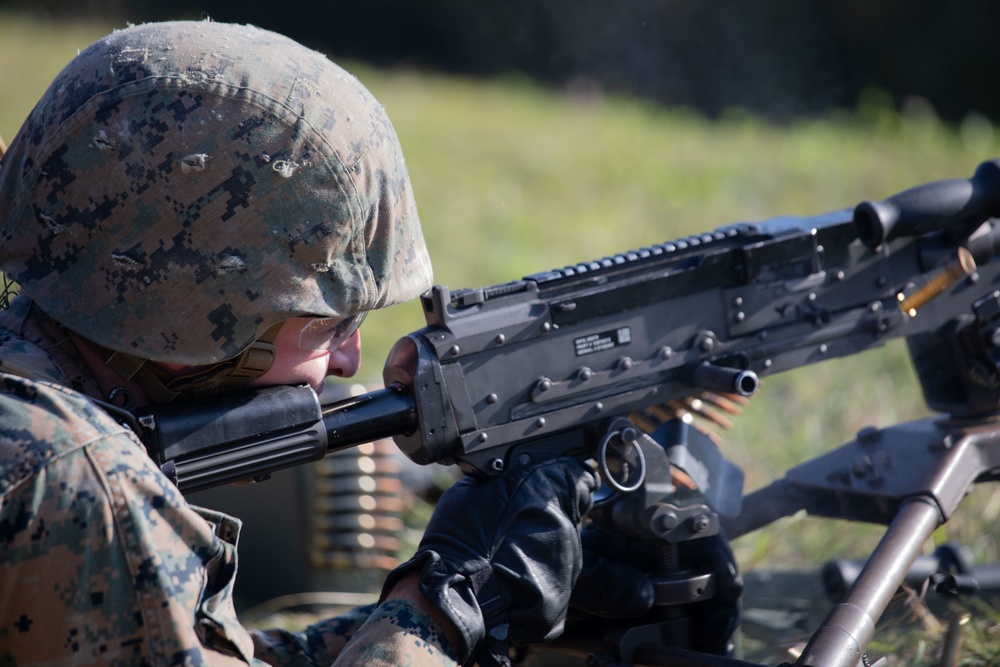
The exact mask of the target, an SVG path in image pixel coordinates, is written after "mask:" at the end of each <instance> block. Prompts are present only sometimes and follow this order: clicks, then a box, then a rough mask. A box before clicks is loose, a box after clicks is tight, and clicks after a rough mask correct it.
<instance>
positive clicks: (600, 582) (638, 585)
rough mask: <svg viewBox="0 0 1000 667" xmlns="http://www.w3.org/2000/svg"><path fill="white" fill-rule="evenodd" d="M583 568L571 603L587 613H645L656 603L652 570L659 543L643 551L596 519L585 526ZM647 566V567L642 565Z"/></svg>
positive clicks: (618, 614)
mask: <svg viewBox="0 0 1000 667" xmlns="http://www.w3.org/2000/svg"><path fill="white" fill-rule="evenodd" d="M582 537H583V571H582V572H581V573H580V578H579V579H578V580H577V582H576V587H575V588H574V589H573V595H572V598H571V600H570V604H571V606H572V607H573V608H574V609H576V610H578V611H580V612H583V613H584V614H588V615H594V616H604V617H608V618H620V617H623V618H630V617H635V616H642V615H643V614H644V613H646V612H647V611H649V609H650V608H651V607H652V606H653V600H654V596H655V593H654V591H653V582H652V581H651V580H650V578H649V576H648V575H647V574H646V572H652V571H653V567H654V565H655V562H654V561H653V557H654V556H655V553H656V551H655V547H654V548H651V549H650V548H647V549H643V550H640V551H639V554H640V555H641V556H644V557H645V558H638V557H637V556H636V553H635V550H634V549H633V548H632V547H633V546H634V545H635V541H634V540H629V539H628V538H627V537H625V536H624V535H623V534H622V533H621V532H619V531H615V530H609V529H607V528H605V527H603V526H601V525H598V524H596V523H589V524H587V526H586V527H585V528H584V529H583V534H582ZM643 566H645V567H646V569H645V571H644V570H643V569H641V568H642V567H643Z"/></svg>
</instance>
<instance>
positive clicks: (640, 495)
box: [131, 161, 1000, 667]
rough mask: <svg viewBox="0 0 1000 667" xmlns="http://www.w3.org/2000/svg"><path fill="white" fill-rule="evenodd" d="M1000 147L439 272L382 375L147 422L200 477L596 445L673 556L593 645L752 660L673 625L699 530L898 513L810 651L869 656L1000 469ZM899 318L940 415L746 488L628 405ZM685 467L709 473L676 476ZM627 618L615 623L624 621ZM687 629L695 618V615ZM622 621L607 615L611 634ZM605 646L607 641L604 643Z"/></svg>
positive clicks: (740, 388)
mask: <svg viewBox="0 0 1000 667" xmlns="http://www.w3.org/2000/svg"><path fill="white" fill-rule="evenodd" d="M995 217H1000V161H990V162H985V163H983V164H982V165H981V166H980V167H979V168H978V169H977V171H976V172H975V175H974V176H973V177H972V178H971V179H956V180H947V181H938V182H934V183H928V184H924V185H920V186H917V187H915V188H913V189H910V190H907V191H905V192H902V193H900V194H897V195H895V196H893V197H890V198H889V199H886V200H884V201H876V202H864V203H862V204H859V205H858V206H857V207H855V208H854V209H849V210H843V211H837V212H833V213H829V214H825V215H820V216H815V217H794V218H793V217H789V218H776V219H772V220H767V221H764V222H759V223H744V224H736V225H732V226H727V227H723V228H720V229H717V230H716V231H713V232H709V233H705V234H700V235H696V236H691V237H688V238H684V239H680V240H676V241H672V242H668V243H663V244H660V245H655V246H650V247H646V248H642V249H638V250H634V251H631V252H625V253H622V254H619V255H614V256H611V257H607V258H604V259H600V260H597V261H592V262H584V263H581V264H578V265H575V266H570V267H566V268H563V269H557V270H553V271H548V272H544V273H538V274H534V275H531V276H527V277H525V278H523V279H521V280H517V281H513V282H510V283H506V284H502V285H496V286H491V287H485V288H482V289H463V290H456V291H449V290H448V289H447V288H445V287H440V286H438V287H435V288H433V289H432V290H431V291H430V292H429V293H428V294H426V295H425V296H424V297H423V307H424V311H425V314H426V319H427V327H426V328H424V329H421V330H419V331H416V332H414V333H412V334H410V335H408V336H406V337H404V338H403V339H401V340H400V341H399V342H398V343H397V344H396V345H395V347H394V348H393V350H392V352H391V353H390V355H389V357H388V360H387V362H386V365H385V370H384V379H385V383H386V388H385V389H382V390H379V391H376V392H372V393H370V394H365V395H362V396H359V397H356V398H352V399H349V400H348V401H344V402H340V403H336V404H332V405H320V403H319V401H318V399H317V397H316V395H315V394H314V393H313V392H312V391H311V390H310V389H308V388H304V387H282V388H274V389H268V390H263V391H257V392H252V393H248V394H238V395H233V396H229V397H223V398H221V399H220V400H219V401H218V402H216V403H206V404H200V405H197V406H184V405H178V406H163V407H157V408H150V409H146V410H142V411H139V412H137V413H136V414H135V416H134V418H133V419H132V420H131V423H132V424H133V427H134V428H135V429H136V430H137V431H138V432H139V433H140V435H141V438H142V439H143V441H144V443H145V444H146V445H147V449H148V450H149V451H150V454H151V456H152V457H153V458H154V459H155V460H156V461H157V462H158V463H159V464H160V465H161V466H162V468H163V469H164V471H165V472H166V473H167V474H168V475H170V476H171V477H172V478H173V479H174V480H175V481H176V482H177V484H178V485H179V486H180V487H181V489H182V490H185V491H190V490H198V489H202V488H207V487H209V486H215V485H218V484H223V483H227V482H231V481H235V480H241V479H247V478H262V477H265V476H266V475H267V474H268V473H270V472H271V471H273V470H277V469H279V468H283V467H288V466H291V465H296V464H298V463H303V462H306V461H310V460H314V459H316V458H319V457H321V456H323V455H324V454H326V453H328V452H330V451H333V450H337V449H342V448H344V447H349V446H353V445H357V444H360V443H362V442H368V441H370V440H373V439H376V438H381V437H387V436H392V437H394V438H395V441H396V443H397V444H398V446H399V448H400V449H401V450H402V451H403V452H405V453H406V455H407V456H409V457H410V458H411V459H412V460H414V461H416V462H418V463H421V464H428V463H448V464H458V465H459V466H461V468H462V469H463V471H465V472H466V473H467V474H472V475H481V476H490V475H500V474H503V470H504V468H505V467H506V466H507V465H508V464H509V462H510V461H511V458H512V457H520V456H529V457H534V458H537V457H553V456H566V455H571V456H578V457H581V458H586V459H594V460H595V461H596V462H597V465H598V467H599V469H600V472H601V473H602V476H603V478H604V480H605V482H606V484H605V485H604V486H603V487H602V491H601V492H600V495H599V498H598V500H597V503H596V506H595V510H594V512H593V513H592V517H593V518H594V520H595V521H598V522H600V523H602V524H603V525H604V526H605V527H607V528H610V529H612V530H615V531H618V532H619V533H621V534H623V535H625V536H626V537H628V538H629V539H632V538H634V539H638V540H651V541H653V542H654V543H657V544H659V545H661V546H662V547H663V553H664V554H666V555H665V556H664V558H663V559H661V560H660V561H659V562H658V565H657V568H656V571H655V572H650V576H651V577H653V579H654V582H655V584H656V591H657V599H656V603H655V604H654V608H653V610H652V611H651V612H650V613H649V614H648V615H647V616H644V617H643V618H641V619H624V620H623V621H622V624H621V625H620V627H617V628H616V629H615V632H614V633H613V635H614V636H613V637H610V636H609V637H608V642H607V643H602V644H601V651H600V652H599V653H598V652H595V655H594V656H592V658H591V664H594V665H601V664H607V665H612V664H616V665H617V664H629V663H641V664H647V665H648V664H669V665H720V666H721V665H738V664H743V665H746V664H749V663H745V662H742V661H739V660H735V659H733V658H728V657H724V656H715V655H707V654H702V653H696V652H693V651H691V650H690V648H691V644H690V642H689V640H688V634H689V633H690V632H692V631H697V628H694V629H692V628H691V627H690V626H685V625H684V624H683V623H679V622H678V619H683V617H684V613H685V609H686V608H687V605H689V604H693V603H696V602H701V601H703V600H704V599H705V598H708V597H711V595H712V594H713V590H714V589H713V582H712V577H713V574H712V573H710V572H709V573H704V572H697V571H695V572H692V571H690V569H687V570H679V569H678V568H676V566H675V565H673V564H674V563H676V558H675V556H676V554H677V552H678V551H680V552H683V550H684V549H685V548H686V546H687V545H689V544H692V543H694V542H695V541H697V540H701V539H705V538H707V537H713V536H715V539H726V538H728V539H734V538H736V537H738V536H740V535H743V534H745V533H747V532H749V531H752V530H755V529H757V528H759V527H761V526H764V525H766V524H768V523H770V522H772V521H774V520H776V519H778V518H780V517H783V516H787V515H790V514H792V513H795V512H798V511H800V510H805V511H807V512H809V513H811V514H814V515H818V516H825V517H836V518H840V519H850V520H857V521H864V522H870V523H876V524H884V525H887V526H888V528H887V530H886V532H885V534H884V537H883V539H882V541H881V542H880V544H879V546H878V547H877V548H876V550H875V551H874V552H873V553H872V555H871V558H870V559H869V560H868V561H867V564H866V565H865V566H864V567H863V568H862V570H861V572H860V573H859V574H858V576H857V577H856V579H855V580H854V583H853V585H852V586H851V587H850V588H849V589H848V590H847V592H846V594H845V595H844V597H843V599H842V600H841V602H840V603H839V604H837V605H836V606H835V607H834V608H833V610H832V611H831V613H830V614H829V616H828V617H827V619H826V620H825V621H824V622H823V623H822V625H821V626H820V627H819V629H818V630H817V632H816V633H815V634H814V635H813V636H812V638H811V641H810V642H809V643H808V645H807V646H806V648H805V650H804V652H803V653H802V655H801V657H800V658H799V659H798V661H797V662H796V664H797V665H803V666H805V665H813V666H817V667H818V666H822V667H855V666H856V665H858V664H859V663H860V661H861V658H862V656H863V655H864V653H865V650H866V647H867V645H868V643H869V642H870V641H871V639H872V638H873V634H874V626H875V623H876V622H877V621H878V619H879V617H880V616H881V615H882V613H883V612H884V611H885V609H886V607H887V605H888V603H889V600H890V598H891V597H892V595H893V593H894V592H895V591H896V590H897V588H898V587H899V586H900V584H901V582H903V580H904V578H905V577H906V575H907V573H908V571H909V569H910V566H911V564H912V563H913V562H914V560H915V559H916V558H917V556H918V555H919V552H920V550H921V548H922V546H923V545H924V543H925V542H926V540H927V539H928V538H929V536H930V535H931V533H932V531H933V530H934V529H935V528H936V527H937V526H939V525H940V524H942V523H943V522H945V521H947V520H948V519H949V518H950V517H951V516H952V514H953V513H954V512H955V510H956V508H957V506H958V504H959V501H960V500H961V499H962V497H963V496H964V495H965V494H966V493H967V491H968V490H969V488H970V487H971V485H973V484H974V483H977V482H985V481H993V480H995V479H996V478H997V472H998V471H1000V422H998V420H997V416H998V414H1000V262H997V261H994V258H995V257H996V255H997V254H998V248H1000V220H996V219H995ZM896 337H905V339H906V342H907V345H908V348H909V351H910V354H911V357H912V360H913V363H914V366H915V368H916V372H917V376H918V378H919V380H920V383H921V385H922V389H923V392H924V396H925V399H926V401H927V403H928V405H929V406H930V407H931V408H932V409H933V410H935V411H937V412H939V413H941V414H940V416H938V417H935V418H929V419H925V420H920V421H916V422H912V423H907V424H901V425H897V426H892V427H889V428H885V429H881V430H876V429H870V430H867V431H863V432H862V433H860V434H859V435H858V438H857V439H856V440H855V441H853V442H850V443H847V444H846V445H844V446H843V447H841V448H840V449H837V450H835V451H832V452H830V453H828V454H826V455H824V456H822V457H820V458H818V459H816V460H813V461H810V462H806V463H804V464H802V465H800V466H798V467H796V468H794V469H793V470H791V471H789V472H788V473H787V474H786V475H785V477H784V478H783V479H781V480H779V481H777V482H775V483H773V484H772V485H770V486H768V487H765V488H763V489H761V490H758V491H756V492H754V493H751V494H749V495H748V496H747V497H743V496H742V474H741V472H740V471H739V470H738V469H737V468H736V467H735V466H733V465H731V464H729V463H728V462H726V461H725V460H724V459H722V457H721V455H719V453H718V451H717V450H715V449H714V447H713V446H712V445H711V443H710V442H707V441H706V440H705V439H703V438H699V437H697V434H696V433H692V432H690V431H688V430H686V429H683V428H675V429H667V430H666V431H664V432H663V433H660V435H659V437H657V438H655V439H654V438H652V437H650V436H648V435H646V434H645V433H644V432H643V431H642V430H641V429H638V428H636V426H635V424H634V422H633V421H632V419H631V418H630V415H635V414H639V413H641V412H642V411H643V410H645V409H647V408H649V407H650V406H655V405H660V404H664V403H668V402H670V401H673V400H678V399H683V398H685V397H688V396H690V395H692V394H697V393H699V392H702V391H708V392H715V393H720V394H731V395H744V396H747V395H750V394H753V393H754V392H755V391H756V390H757V387H758V378H759V377H760V376H765V375H768V374H772V373H778V372H781V371H784V370H788V369H793V368H797V367H800V366H805V365H808V364H813V363H817V362H820V361H824V360H828V359H833V358H837V357H841V356H844V355H850V354H854V353H857V352H861V351H864V350H867V349H869V348H874V347H878V346H881V345H883V344H884V343H885V342H886V341H887V340H889V339H891V338H896ZM678 469H679V470H682V471H683V472H684V473H685V474H686V475H688V476H689V477H690V478H691V479H692V480H693V481H694V482H695V483H696V484H695V485H693V486H695V487H696V489H692V488H688V487H679V486H678V485H677V484H674V483H672V481H671V480H672V477H671V475H672V471H675V470H678ZM610 625H612V624H609V626H610ZM678 628H683V630H678ZM609 634H611V633H609ZM600 656H605V657H600Z"/></svg>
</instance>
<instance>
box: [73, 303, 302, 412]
mask: <svg viewBox="0 0 1000 667" xmlns="http://www.w3.org/2000/svg"><path fill="white" fill-rule="evenodd" d="M282 324H284V322H278V323H277V324H275V325H273V326H272V327H271V328H270V329H268V330H267V331H265V332H264V334H263V335H262V336H261V337H260V338H258V339H257V340H255V341H254V342H253V343H252V344H251V345H250V347H248V348H247V349H245V350H243V352H241V353H240V354H239V355H237V356H235V357H233V358H232V359H227V360H226V361H222V362H219V363H217V364H212V365H211V366H204V367H199V368H197V369H195V370H193V371H191V372H190V373H187V374H185V375H181V376H171V375H168V374H167V373H166V372H164V370H163V369H161V368H158V367H157V366H156V365H155V364H154V363H152V362H150V361H149V360H148V359H143V358H141V357H137V356H135V355H134V354H129V353H127V352H116V351H114V350H110V349H108V348H106V347H103V346H101V345H97V344H96V343H94V342H92V341H87V342H88V343H89V344H90V346H91V348H93V349H94V350H95V351H96V352H97V353H98V354H99V355H100V357H101V359H102V360H103V361H104V363H105V364H107V366H108V367H109V368H110V369H111V370H113V371H115V372H116V373H117V374H118V375H120V376H121V377H123V378H124V379H126V380H131V381H132V382H134V383H136V384H137V385H139V386H140V387H142V389H143V391H145V392H146V394H147V395H148V396H149V398H150V400H152V401H153V402H154V403H170V402H172V401H175V400H177V399H178V398H197V397H200V396H212V395H215V394H220V393H224V392H229V391H234V390H236V389H242V388H243V387H245V386H246V385H247V384H248V383H250V382H251V381H252V380H255V379H257V378H259V377H260V376H262V375H263V374H264V373H266V372H267V371H268V370H269V369H270V368H271V365H272V364H273V363H274V355H275V348H274V339H275V338H277V336H278V331H280V330H281V325H282ZM111 394H113V395H115V398H117V399H118V400H119V402H120V401H121V398H122V397H121V388H120V387H116V388H114V389H112V390H111ZM108 400H109V401H111V400H113V399H112V396H110V395H109V397H108Z"/></svg>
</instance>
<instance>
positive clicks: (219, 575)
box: [0, 297, 455, 667]
mask: <svg viewBox="0 0 1000 667" xmlns="http://www.w3.org/2000/svg"><path fill="white" fill-rule="evenodd" d="M0 371H3V372H2V373H0V664H4V665H28V664H56V663H58V664H79V665H93V664H109V665H133V664H135V665H217V664H218V665H221V664H246V663H255V662H256V661H260V660H262V661H265V662H267V663H269V664H281V665H294V664H303V665H321V664H323V665H325V664H329V663H331V662H332V661H333V660H334V659H335V658H337V656H338V655H340V656H341V657H340V659H339V661H338V662H337V663H336V664H338V665H340V664H344V665H351V664H365V665H402V664H407V665H427V666H428V667H430V666H438V665H454V664H455V662H454V660H453V658H452V657H451V656H450V654H449V653H448V652H447V651H446V650H444V649H442V648H440V647H441V645H442V644H443V642H442V640H441V639H440V637H438V636H437V634H436V631H435V629H434V626H433V624H432V623H431V622H430V621H429V619H427V618H426V617H424V616H422V615H421V614H419V613H418V612H416V611H415V610H414V609H412V608H411V607H409V606H407V605H405V604H403V603H400V602H391V603H386V604H383V605H382V606H381V607H379V608H378V609H377V610H376V611H375V613H374V614H373V615H372V616H370V617H368V618H367V622H365V617H366V616H367V613H368V612H370V611H371V610H359V611H357V612H355V613H353V614H349V615H347V616H345V617H341V618H334V619H330V620H328V621H324V622H321V623H318V624H317V625H315V626H313V627H310V628H308V629H307V630H305V631H304V632H302V633H300V634H292V633H287V632H283V631H269V632H253V633H251V632H248V631H247V630H245V629H244V628H243V627H242V626H241V625H240V623H239V621H238V619H237V618H236V614H235V612H234V609H233V603H232V590H233V581H234V578H235V575H236V563H237V558H236V541H237V537H238V534H239V529H240V523H239V521H238V520H236V519H234V518H232V517H229V516H226V515H224V514H221V513H218V512H213V511H211V510H206V509H201V508H196V507H192V506H190V505H188V504H187V503H186V502H185V501H184V498H183V497H182V496H181V494H180V493H179V492H178V491H177V489H176V488H175V487H174V486H173V485H172V484H171V483H170V482H169V481H168V480H167V478H166V477H164V476H163V475H162V474H160V472H159V470H158V469H157V468H156V466H155V465H154V464H153V462H152V461H151V460H150V458H149V457H148V456H147V455H146V452H145V450H144V449H143V448H142V445H141V444H140V443H139V442H138V441H137V440H136V439H135V438H134V437H133V435H132V433H131V431H129V430H128V429H127V428H124V427H122V426H120V425H118V424H117V423H116V422H115V421H114V420H112V419H111V418H110V417H108V415H107V414H105V413H104V412H103V411H102V410H101V409H100V408H98V407H97V406H96V405H95V404H94V403H93V402H91V401H90V400H89V399H88V398H87V396H86V395H85V394H84V392H87V393H90V394H93V392H95V391H96V384H95V383H94V380H93V378H92V377H91V376H90V374H89V372H88V371H87V370H86V366H85V365H84V364H83V362H82V360H81V359H80V358H79V356H78V355H77V353H76V351H75V348H74V346H73V345H72V343H70V342H69V341H68V339H67V337H66V333H65V331H64V330H62V329H61V328H60V327H59V326H58V325H57V324H56V323H55V322H53V321H52V320H50V319H48V318H47V317H45V315H44V314H43V313H41V312H40V311H39V309H38V307H37V306H35V305H34V304H32V303H31V301H30V300H28V299H27V298H25V297H18V298H17V299H15V300H14V302H13V304H12V306H11V308H10V309H8V310H5V311H0ZM29 378H35V379H29ZM362 623H364V625H361V624H362ZM359 625H360V626H361V627H360V630H359V629H358V626H359ZM352 635H354V638H353V640H352V642H351V643H350V644H349V645H348V647H347V649H346V650H344V645H345V643H346V642H347V640H348V639H349V638H350V637H351V636H352ZM255 655H256V656H257V658H256V660H255V658H254V656H255ZM257 664H259V663H257Z"/></svg>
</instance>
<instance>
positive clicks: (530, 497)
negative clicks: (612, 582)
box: [383, 455, 597, 665]
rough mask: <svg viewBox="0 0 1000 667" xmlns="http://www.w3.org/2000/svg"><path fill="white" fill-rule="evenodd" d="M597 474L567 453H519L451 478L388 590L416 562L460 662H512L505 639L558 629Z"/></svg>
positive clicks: (527, 638) (547, 635) (532, 639)
mask: <svg viewBox="0 0 1000 667" xmlns="http://www.w3.org/2000/svg"><path fill="white" fill-rule="evenodd" d="M596 487H597V476H596V474H595V473H594V471H593V469H592V468H590V467H589V466H587V465H584V464H583V463H581V462H579V461H577V460H575V459H568V458H560V459H554V460H549V461H545V462H542V463H532V462H531V460H530V458H529V457H527V456H526V455H522V456H521V457H519V458H518V460H517V461H515V462H514V463H513V464H512V465H511V466H510V467H509V469H508V470H506V471H504V473H503V474H502V475H500V476H499V477H496V478H493V479H489V480H483V481H478V480H474V479H471V478H466V479H462V480H459V481H458V482H456V483H455V484H454V485H453V486H452V487H451V488H450V489H448V490H447V491H446V492H445V493H444V495H443V496H442V497H441V500H440V501H439V502H438V505H437V508H436V509H435V511H434V516H433V517H432V518H431V520H430V523H429V524H428V525H427V529H426V531H425V532H424V537H423V539H422V540H421V542H420V546H419V547H418V549H417V553H416V555H415V556H414V557H413V558H412V559H410V560H409V561H407V562H406V563H404V564H403V565H401V566H399V567H398V568H396V569H395V570H394V571H393V572H391V573H390V575H389V577H388V579H387V580H386V583H385V586H384V587H383V597H384V596H385V594H386V593H387V592H388V591H389V590H390V589H391V588H392V587H393V586H394V585H395V583H396V582H397V581H399V580H400V579H401V578H402V577H403V576H405V575H406V574H408V573H410V572H412V571H414V570H419V571H420V590H421V592H422V593H423V595H424V597H426V598H427V599H428V600H429V601H430V602H431V603H433V604H434V605H435V606H436V607H438V608H439V609H440V610H441V612H442V613H443V614H444V615H445V616H446V617H447V618H448V619H449V620H450V621H451V622H452V624H454V626H455V627H456V629H457V630H458V631H459V633H460V634H461V636H462V639H463V642H464V644H465V645H464V646H460V647H455V648H456V650H457V652H458V653H459V654H460V656H461V658H462V660H463V661H464V662H465V664H472V663H474V662H476V661H478V662H479V663H480V664H481V665H509V664H510V663H509V659H508V644H507V642H508V641H510V642H512V643H514V644H516V645H526V644H533V643H539V642H543V641H547V640H549V639H553V638H555V637H557V636H559V635H560V634H561V633H562V630H563V624H564V623H565V620H566V610H567V606H568V604H569V597H570V591H571V590H572V589H573V584H574V583H575V582H576V579H577V576H578V575H579V574H580V568H581V566H582V559H583V556H582V547H581V544H580V521H581V520H582V518H583V517H584V515H586V513H587V512H588V511H589V510H590V507H591V504H592V503H593V493H594V490H595V488H596Z"/></svg>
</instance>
